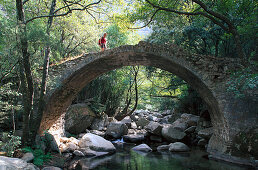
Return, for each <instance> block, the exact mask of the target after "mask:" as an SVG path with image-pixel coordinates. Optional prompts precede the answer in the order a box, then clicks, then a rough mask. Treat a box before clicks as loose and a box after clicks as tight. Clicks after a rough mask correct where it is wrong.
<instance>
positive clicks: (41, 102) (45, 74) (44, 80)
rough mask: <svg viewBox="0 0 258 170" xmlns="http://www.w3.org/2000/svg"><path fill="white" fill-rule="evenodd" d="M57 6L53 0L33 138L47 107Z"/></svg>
mask: <svg viewBox="0 0 258 170" xmlns="http://www.w3.org/2000/svg"><path fill="white" fill-rule="evenodd" d="M55 7H56V0H52V4H51V8H50V12H49V15H50V17H49V18H48V23H47V31H46V32H47V35H48V40H47V44H46V47H45V58H44V65H43V71H42V72H43V73H42V81H41V89H40V97H39V106H38V113H37V116H36V119H35V121H34V130H33V134H32V138H33V140H34V139H35V138H36V135H37V132H38V129H39V127H40V122H41V119H42V115H43V111H44V107H45V100H44V96H45V92H46V83H47V77H48V67H49V54H50V43H49V41H50V40H49V36H50V28H51V26H52V23H53V19H54V17H53V15H54V11H55Z"/></svg>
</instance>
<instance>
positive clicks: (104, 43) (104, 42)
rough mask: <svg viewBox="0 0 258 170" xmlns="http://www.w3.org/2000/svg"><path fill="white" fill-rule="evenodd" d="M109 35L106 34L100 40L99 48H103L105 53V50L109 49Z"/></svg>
mask: <svg viewBox="0 0 258 170" xmlns="http://www.w3.org/2000/svg"><path fill="white" fill-rule="evenodd" d="M106 37H107V33H104V35H103V37H101V38H100V39H99V46H100V48H101V51H105V49H106V48H107V39H106Z"/></svg>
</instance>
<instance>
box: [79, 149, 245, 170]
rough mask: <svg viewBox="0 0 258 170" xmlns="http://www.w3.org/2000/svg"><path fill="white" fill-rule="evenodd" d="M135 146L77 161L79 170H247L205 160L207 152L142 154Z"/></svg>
mask: <svg viewBox="0 0 258 170" xmlns="http://www.w3.org/2000/svg"><path fill="white" fill-rule="evenodd" d="M132 147H133V146H128V145H124V146H123V147H121V146H120V147H118V148H117V152H116V153H115V154H113V155H109V156H105V157H101V158H84V159H80V160H78V161H77V163H76V166H75V168H74V169H78V170H81V169H82V170H89V169H94V170H246V169H248V168H245V167H240V166H237V165H233V164H227V163H224V162H216V161H213V160H208V159H205V158H203V156H204V155H206V153H205V152H203V151H200V150H197V149H195V150H192V151H191V152H189V153H183V154H174V153H170V152H150V153H142V152H135V151H132V150H131V148H132Z"/></svg>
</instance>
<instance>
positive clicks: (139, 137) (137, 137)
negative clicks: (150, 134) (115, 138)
mask: <svg viewBox="0 0 258 170" xmlns="http://www.w3.org/2000/svg"><path fill="white" fill-rule="evenodd" d="M123 137H124V140H125V141H126V142H133V143H134V142H141V141H143V140H144V135H140V134H131V135H124V136H123Z"/></svg>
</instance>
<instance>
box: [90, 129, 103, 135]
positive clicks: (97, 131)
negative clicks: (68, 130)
mask: <svg viewBox="0 0 258 170" xmlns="http://www.w3.org/2000/svg"><path fill="white" fill-rule="evenodd" d="M90 133H92V134H95V135H98V136H101V137H104V136H105V132H103V131H99V130H91V131H90Z"/></svg>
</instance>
